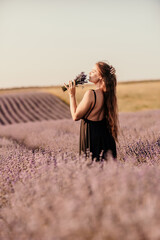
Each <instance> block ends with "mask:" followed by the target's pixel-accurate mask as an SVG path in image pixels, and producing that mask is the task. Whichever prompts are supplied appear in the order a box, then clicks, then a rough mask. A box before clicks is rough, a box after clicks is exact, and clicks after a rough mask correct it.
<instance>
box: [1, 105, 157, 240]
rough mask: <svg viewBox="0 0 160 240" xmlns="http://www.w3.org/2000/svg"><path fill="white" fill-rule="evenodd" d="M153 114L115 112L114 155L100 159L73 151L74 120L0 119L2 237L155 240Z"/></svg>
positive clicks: (76, 133) (75, 142) (75, 138)
mask: <svg viewBox="0 0 160 240" xmlns="http://www.w3.org/2000/svg"><path fill="white" fill-rule="evenodd" d="M159 118H160V111H159V110H157V111H146V112H139V113H126V114H120V126H121V129H120V136H119V143H118V144H117V149H118V159H117V161H116V162H115V161H113V159H112V158H111V157H110V156H108V161H104V162H101V163H98V162H94V163H91V161H90V160H91V159H90V158H89V157H88V160H87V161H86V160H85V158H84V157H83V156H81V157H79V155H78V140H79V139H78V138H79V122H73V121H72V120H69V119H66V120H59V121H54V120H53V121H43V122H37V123H23V124H16V125H15V124H13V125H9V126H3V127H2V126H1V128H0V132H1V136H3V138H1V139H0V147H1V152H0V159H1V160H0V169H1V174H0V186H1V192H0V207H1V208H0V239H2V240H3V239H5V240H8V239H17V240H20V239H24V240H25V239H34V240H41V239H47V240H52V239H56V240H63V239H65V240H69V239H76V240H82V239H89V240H90V239H94V240H97V239H102V240H103V239H105V240H110V239H112V240H117V239H127V240H132V239H133V240H135V239H136V240H141V239H149V240H159V239H160V229H159V225H160V212H159V211H158V209H159V207H160V203H159V198H160V184H159V182H160V135H159V130H160V126H159ZM22 129H23V131H22ZM40 130H41V131H40ZM4 136H5V137H4ZM9 138H10V139H13V138H14V139H15V140H17V141H18V142H19V143H17V142H16V141H13V140H9ZM22 142H23V144H22ZM20 143H21V144H20ZM24 144H25V145H24ZM26 146H27V147H26Z"/></svg>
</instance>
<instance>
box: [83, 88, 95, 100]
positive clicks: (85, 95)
mask: <svg viewBox="0 0 160 240" xmlns="http://www.w3.org/2000/svg"><path fill="white" fill-rule="evenodd" d="M92 96H93V91H92V89H88V90H87V91H86V92H85V94H84V97H85V98H89V99H91V98H92Z"/></svg>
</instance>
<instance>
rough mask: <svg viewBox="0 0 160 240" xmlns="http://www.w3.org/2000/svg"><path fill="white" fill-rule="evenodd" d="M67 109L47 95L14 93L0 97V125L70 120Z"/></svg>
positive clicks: (55, 98)
mask: <svg viewBox="0 0 160 240" xmlns="http://www.w3.org/2000/svg"><path fill="white" fill-rule="evenodd" d="M70 117H71V116H70V112H69V107H67V106H66V104H65V103H63V102H62V101H61V100H60V99H59V98H57V97H55V96H53V95H52V94H48V93H38V92H37V93H36V92H33V93H23V94H22V93H19V94H18V93H16V94H6V95H1V96H0V124H1V125H7V124H13V123H21V122H28V121H32V122H33V121H42V120H49V119H62V118H70Z"/></svg>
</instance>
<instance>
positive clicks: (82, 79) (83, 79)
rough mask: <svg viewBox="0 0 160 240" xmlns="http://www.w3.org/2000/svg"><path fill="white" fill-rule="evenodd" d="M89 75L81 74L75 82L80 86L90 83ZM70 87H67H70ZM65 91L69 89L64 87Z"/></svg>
mask: <svg viewBox="0 0 160 240" xmlns="http://www.w3.org/2000/svg"><path fill="white" fill-rule="evenodd" d="M86 78H87V75H86V74H84V72H81V73H80V74H79V75H78V76H77V77H76V78H75V79H74V80H75V84H76V85H79V84H84V83H88V81H87V80H86ZM68 86H69V85H67V87H68ZM62 90H63V91H66V90H67V88H66V87H65V86H63V87H62Z"/></svg>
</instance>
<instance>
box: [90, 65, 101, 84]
mask: <svg viewBox="0 0 160 240" xmlns="http://www.w3.org/2000/svg"><path fill="white" fill-rule="evenodd" d="M100 78H101V76H100V74H99V71H98V67H97V65H96V64H95V65H94V66H93V68H92V70H91V71H90V73H89V81H90V82H93V83H97V82H98V81H99V79H100Z"/></svg>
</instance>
